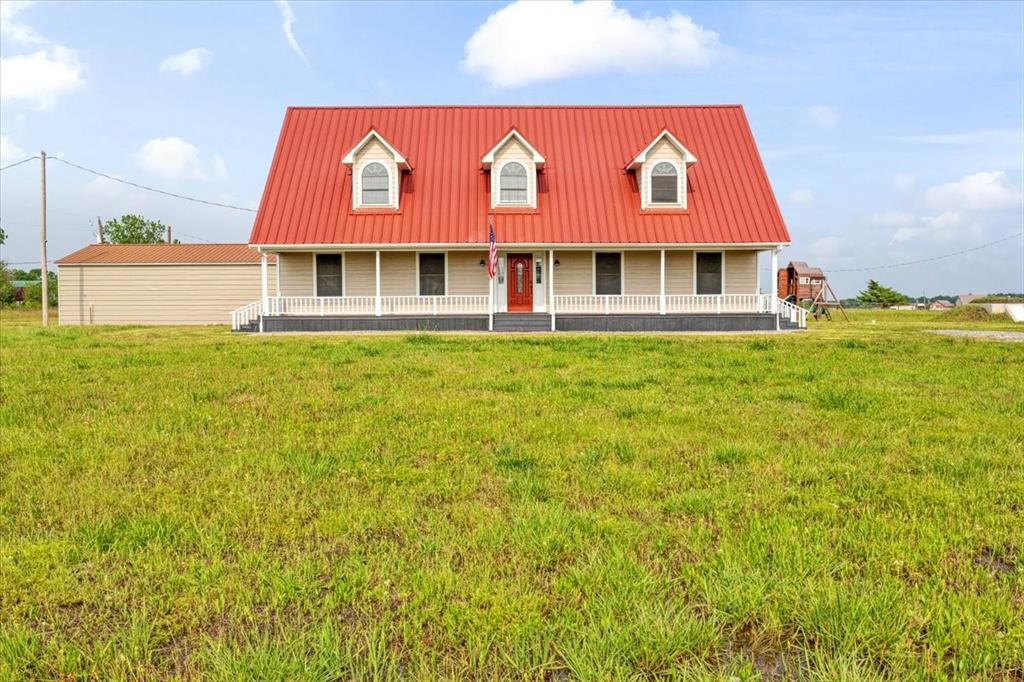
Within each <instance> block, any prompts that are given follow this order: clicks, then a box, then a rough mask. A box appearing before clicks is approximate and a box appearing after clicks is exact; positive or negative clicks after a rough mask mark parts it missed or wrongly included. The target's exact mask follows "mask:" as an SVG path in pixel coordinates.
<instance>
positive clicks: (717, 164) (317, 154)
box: [249, 105, 789, 245]
mask: <svg viewBox="0 0 1024 682" xmlns="http://www.w3.org/2000/svg"><path fill="white" fill-rule="evenodd" d="M371 128H372V129H374V130H376V131H377V132H378V133H380V134H381V135H382V136H383V137H384V138H385V139H387V140H388V142H389V143H390V144H392V145H393V146H394V147H395V148H397V149H401V150H402V153H403V154H404V155H405V156H406V158H407V159H408V160H409V163H410V164H411V165H412V167H413V168H414V169H415V170H414V171H413V172H412V173H404V174H403V179H402V190H401V191H402V194H401V200H400V205H401V209H400V210H399V211H397V212H395V211H392V212H386V211H372V212H365V211H364V212H356V211H353V210H352V177H351V171H350V169H349V168H347V167H346V166H344V165H342V163H341V158H342V155H343V154H345V152H347V151H348V150H349V149H350V148H351V147H352V146H353V145H354V144H355V143H356V142H358V141H359V140H360V139H361V138H362V137H363V136H364V135H366V131H367V130H369V129H371ZM512 128H515V129H516V130H518V131H519V132H520V133H521V134H522V135H523V136H524V137H525V138H526V139H527V140H529V142H530V144H531V145H533V146H534V147H535V148H536V149H537V150H539V151H540V153H541V154H543V155H544V158H545V160H546V162H547V163H546V165H545V168H544V170H543V172H542V173H540V174H539V176H538V208H537V210H536V211H514V212H513V211H509V212H502V211H498V212H495V213H494V215H493V218H492V220H493V222H494V229H495V234H496V235H497V239H498V242H499V243H503V244H510V243H516V244H541V243H551V244H590V243H616V244H669V243H687V244H696V243H716V244H732V243H751V244H778V243H787V242H789V233H788V232H787V231H786V226H785V223H784V222H783V219H782V214H781V213H780V212H779V207H778V204H777V203H776V201H775V196H774V194H773V193H772V189H771V185H770V184H769V182H768V177H767V174H766V173H765V170H764V165H763V164H762V162H761V157H760V155H759V154H758V151H757V147H756V145H755V143H754V138H753V135H752V134H751V132H750V126H749V125H748V123H747V118H746V115H745V114H744V112H743V108H742V107H741V106H738V105H723V106H549V107H532V106H531V107H514V106H413V107H312V108H311V107H291V108H289V109H288V110H287V112H286V113H285V117H284V123H283V125H282V128H281V135H280V137H279V139H278V143H277V150H276V151H275V153H274V160H273V163H272V164H271V167H270V174H269V176H268V177H267V184H266V187H265V188H264V190H263V197H262V200H261V201H260V208H259V213H258V214H257V216H256V222H255V223H254V224H253V229H252V234H251V236H250V238H249V241H250V243H252V244H282V245H284V244H429V243H433V244H484V243H486V241H487V221H488V216H489V215H491V213H492V211H491V209H490V195H489V186H488V175H487V173H485V172H484V171H482V169H481V163H480V159H481V157H482V156H483V155H484V154H485V153H486V152H487V151H488V150H489V149H491V148H492V147H493V146H494V145H495V144H496V143H497V142H498V141H499V140H500V139H501V138H502V137H503V136H504V135H505V134H506V133H507V132H508V131H509V130H510V129H512ZM665 129H667V130H669V131H670V132H671V133H672V134H673V135H674V136H675V137H676V138H678V139H679V141H680V142H681V143H682V144H683V145H685V146H686V148H687V149H689V150H690V151H691V152H693V153H694V154H695V155H696V157H697V159H699V161H698V162H697V163H695V164H693V165H692V166H690V168H689V170H688V175H687V179H688V183H687V191H688V209H687V210H686V211H685V212H673V211H667V210H664V209H662V210H658V211H641V210H640V196H639V192H638V189H637V186H636V179H635V177H634V173H632V172H627V171H626V170H625V167H626V165H627V164H628V163H629V162H630V161H632V159H633V158H634V156H635V155H636V153H637V150H640V149H643V148H644V147H645V146H646V145H647V144H648V143H649V142H650V141H651V140H653V139H654V137H655V136H656V135H658V134H659V133H660V132H661V131H662V130H665Z"/></svg>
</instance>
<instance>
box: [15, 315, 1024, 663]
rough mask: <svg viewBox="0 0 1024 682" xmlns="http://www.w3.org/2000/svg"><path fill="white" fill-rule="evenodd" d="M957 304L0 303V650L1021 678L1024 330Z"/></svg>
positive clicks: (38, 657) (111, 658)
mask: <svg viewBox="0 0 1024 682" xmlns="http://www.w3.org/2000/svg"><path fill="white" fill-rule="evenodd" d="M949 326H950V323H949V322H948V321H943V320H942V319H941V318H939V317H938V316H937V315H934V314H931V313H920V312H909V313H894V312H890V311H867V312H857V313H854V315H853V322H852V323H845V322H839V321H837V322H832V323H822V324H820V325H817V326H815V327H814V328H813V329H812V331H811V332H809V333H804V334H782V335H727V336H724V335H723V336H696V335H693V336H672V335H661V336H639V335H619V336H602V335H559V336H550V337H549V336H532V337H531V336H525V337H517V336H507V337H502V336H474V335H377V336H370V335H365V336H345V335H323V336H315V335H310V336H302V335H287V336H285V335H282V336H270V337H263V338H259V337H255V336H248V335H232V334H230V333H228V332H226V331H225V330H224V329H223V328H217V329H202V328H177V329H155V328H139V327H136V328H129V327H122V328H114V327H94V328H71V327H67V328H51V329H47V330H44V329H42V328H40V327H39V326H37V325H36V324H35V323H34V320H32V319H30V318H29V317H28V315H27V314H23V313H12V312H10V311H3V312H0V361H2V365H0V368H2V374H0V390H2V393H0V679H12V680H14V679H25V678H30V679H32V678H35V679H53V678H63V679H74V678H77V679H87V678H96V679H151V678H161V677H172V676H182V677H191V678H202V679H212V680H239V679H266V680H278V679H311V680H334V679H381V678H405V679H439V678H441V679H443V678H451V679H467V678H470V679H499V678H500V679H509V678H516V679H551V680H562V679H582V680H597V679H624V678H640V679H644V678H659V679H665V678H681V679H723V680H724V679H741V680H746V679H755V678H758V677H764V678H768V679H771V678H777V677H788V678H802V679H810V680H834V679H847V680H854V679H946V678H949V677H954V678H963V679H967V678H977V679H986V680H989V679H1020V677H1021V675H1024V670H1022V666H1021V661H1022V660H1024V656H1022V652H1024V556H1022V553H1024V428H1022V424H1024V345H1022V344H1009V343H999V342H991V341H980V340H972V339H963V338H951V337H943V336H938V335H934V334H927V333H923V330H925V329H929V328H942V327H949ZM959 326H970V327H971V328H979V329H980V328H993V329H994V328H1013V326H1012V325H1009V324H1006V323H1001V322H982V323H959ZM1020 328H1021V327H1020V326H1019V325H1018V326H1017V329H1020Z"/></svg>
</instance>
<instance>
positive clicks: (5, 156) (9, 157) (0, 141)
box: [0, 135, 29, 163]
mask: <svg viewBox="0 0 1024 682" xmlns="http://www.w3.org/2000/svg"><path fill="white" fill-rule="evenodd" d="M27 156H29V154H27V153H26V152H25V150H24V149H22V148H21V147H19V146H18V145H16V144H14V143H13V142H12V141H11V138H9V137H7V136H6V135H0V163H14V162H15V161H21V160H22V159H24V158H25V157H27Z"/></svg>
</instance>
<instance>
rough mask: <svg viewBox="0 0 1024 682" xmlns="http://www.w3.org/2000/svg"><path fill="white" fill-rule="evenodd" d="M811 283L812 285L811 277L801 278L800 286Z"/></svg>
mask: <svg viewBox="0 0 1024 682" xmlns="http://www.w3.org/2000/svg"><path fill="white" fill-rule="evenodd" d="M810 283H811V278H810V277H801V278H800V284H810Z"/></svg>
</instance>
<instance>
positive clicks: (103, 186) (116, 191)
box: [82, 177, 124, 199]
mask: <svg viewBox="0 0 1024 682" xmlns="http://www.w3.org/2000/svg"><path fill="white" fill-rule="evenodd" d="M82 191H83V192H84V193H85V194H87V195H89V196H90V197H96V198H99V199H110V198H113V197H116V196H120V194H121V193H122V192H123V191H124V185H122V184H121V183H119V182H117V181H116V180H111V179H110V178H104V177H95V178H93V179H92V180H90V181H89V182H87V183H85V185H83V186H82Z"/></svg>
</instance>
